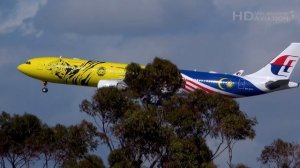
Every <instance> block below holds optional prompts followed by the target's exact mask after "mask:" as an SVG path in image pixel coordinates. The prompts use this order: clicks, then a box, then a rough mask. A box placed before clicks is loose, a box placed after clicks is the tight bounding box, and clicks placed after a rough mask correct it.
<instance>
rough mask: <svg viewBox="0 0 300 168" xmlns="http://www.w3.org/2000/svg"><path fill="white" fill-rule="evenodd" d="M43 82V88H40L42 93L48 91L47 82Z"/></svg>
mask: <svg viewBox="0 0 300 168" xmlns="http://www.w3.org/2000/svg"><path fill="white" fill-rule="evenodd" d="M43 84H44V87H43V89H42V92H43V93H47V92H48V88H47V82H44V83H43Z"/></svg>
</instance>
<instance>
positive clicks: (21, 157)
mask: <svg viewBox="0 0 300 168" xmlns="http://www.w3.org/2000/svg"><path fill="white" fill-rule="evenodd" d="M0 137H1V141H0V167H3V168H5V167H6V164H7V163H9V164H10V165H11V167H13V168H16V167H30V166H31V164H33V163H35V162H36V161H42V163H43V167H49V166H50V165H52V166H53V167H57V166H62V165H63V164H64V163H66V162H68V161H69V160H75V161H76V163H77V162H78V163H79V164H85V165H86V162H87V161H88V160H90V161H93V160H94V161H97V158H95V157H94V156H90V155H88V153H89V152H90V151H92V150H94V149H96V147H97V145H98V140H97V139H98V138H97V137H98V134H97V132H96V128H95V127H94V126H93V125H92V124H91V123H88V122H86V121H82V122H81V123H80V124H78V125H75V126H70V127H65V126H62V125H56V126H55V127H48V126H47V125H46V124H43V123H42V122H41V121H40V120H39V119H38V118H37V117H36V116H34V115H32V114H27V113H25V114H24V115H13V116H11V115H10V114H9V113H6V112H2V113H1V115H0ZM98 160H99V159H98ZM51 163H52V164H51ZM91 163H94V162H91ZM98 163H99V162H98V161H97V162H95V164H98Z"/></svg>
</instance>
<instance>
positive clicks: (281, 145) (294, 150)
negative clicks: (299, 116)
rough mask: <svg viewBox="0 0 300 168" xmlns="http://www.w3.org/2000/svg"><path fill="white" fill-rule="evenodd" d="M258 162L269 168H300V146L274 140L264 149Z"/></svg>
mask: <svg viewBox="0 0 300 168" xmlns="http://www.w3.org/2000/svg"><path fill="white" fill-rule="evenodd" d="M258 161H260V162H261V163H262V165H264V166H267V167H280V168H284V167H299V166H300V146H299V145H298V144H295V143H290V142H285V141H283V140H281V139H277V140H274V141H273V142H272V144H271V145H268V146H265V147H264V149H263V151H262V152H261V155H260V157H259V158H258Z"/></svg>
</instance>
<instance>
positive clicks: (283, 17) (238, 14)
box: [232, 11, 295, 23]
mask: <svg viewBox="0 0 300 168" xmlns="http://www.w3.org/2000/svg"><path fill="white" fill-rule="evenodd" d="M294 19H295V14H294V11H289V12H259V11H257V12H253V11H233V12H232V20H233V21H245V22H251V21H252V22H270V23H288V22H291V21H292V20H294Z"/></svg>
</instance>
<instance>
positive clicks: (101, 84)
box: [97, 80, 127, 90]
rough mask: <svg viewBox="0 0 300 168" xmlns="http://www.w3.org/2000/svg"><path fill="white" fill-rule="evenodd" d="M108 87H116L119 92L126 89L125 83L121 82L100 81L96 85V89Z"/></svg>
mask: <svg viewBox="0 0 300 168" xmlns="http://www.w3.org/2000/svg"><path fill="white" fill-rule="evenodd" d="M110 86H113V87H117V88H118V89H120V90H123V89H125V88H127V85H126V83H124V82H123V81H122V80H100V81H99V82H98V85H97V87H98V88H103V87H110Z"/></svg>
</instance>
